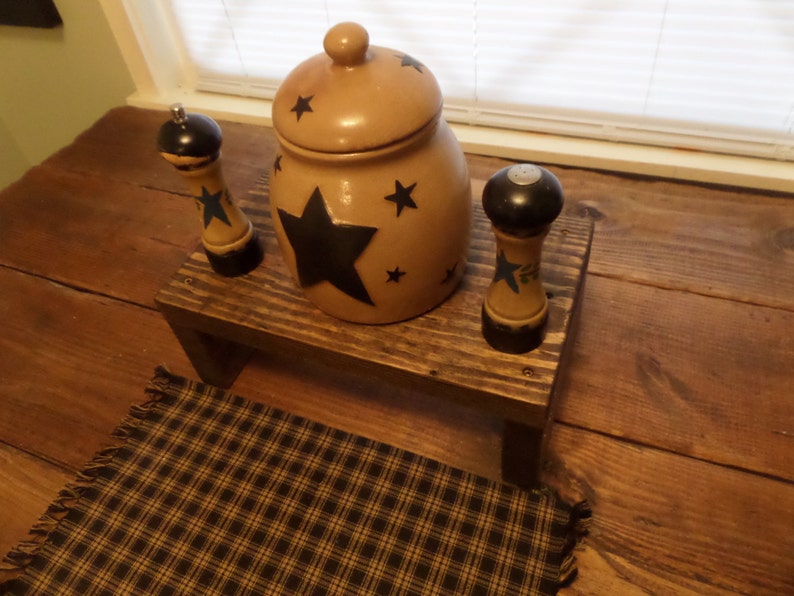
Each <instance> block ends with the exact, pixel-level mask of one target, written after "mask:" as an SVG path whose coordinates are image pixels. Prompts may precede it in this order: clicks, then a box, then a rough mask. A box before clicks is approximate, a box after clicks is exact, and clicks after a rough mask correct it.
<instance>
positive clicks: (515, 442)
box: [502, 420, 544, 489]
mask: <svg viewBox="0 0 794 596" xmlns="http://www.w3.org/2000/svg"><path fill="white" fill-rule="evenodd" d="M543 443H544V440H543V429H540V428H533V427H530V426H527V425H526V424H522V423H520V422H513V421H512V420H505V421H504V430H503V431H502V479H503V480H504V481H505V482H509V483H511V484H515V485H516V486H520V487H521V488H528V489H531V488H536V487H537V486H538V483H539V478H540V468H541V465H542V452H543Z"/></svg>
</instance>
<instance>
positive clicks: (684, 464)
mask: <svg viewBox="0 0 794 596" xmlns="http://www.w3.org/2000/svg"><path fill="white" fill-rule="evenodd" d="M551 447H552V450H553V452H554V453H555V454H556V455H557V460H556V462H555V463H554V464H553V465H551V466H550V470H549V471H548V473H547V477H546V480H547V481H548V482H549V483H551V484H553V485H555V486H557V487H558V489H559V490H561V491H562V492H563V493H564V494H570V495H577V494H578V495H586V496H587V497H588V498H589V499H590V501H591V504H592V506H593V511H594V517H593V519H594V522H593V527H592V530H591V533H590V536H589V537H588V539H587V544H588V546H589V547H590V548H591V549H593V550H595V551H597V552H598V562H597V563H596V564H597V565H598V566H597V567H596V569H598V572H597V573H596V574H594V575H591V576H589V577H585V576H586V575H587V574H586V573H585V574H583V577H582V578H581V580H577V583H576V584H575V588H574V589H573V590H572V591H571V592H570V593H573V594H577V593H578V594H618V593H620V594H622V593H623V591H622V588H621V589H615V587H616V586H636V587H638V588H640V589H641V590H643V591H644V593H647V594H678V593H679V591H680V592H681V593H686V592H687V591H689V592H692V593H696V594H712V593H740V594H754V595H761V594H791V593H794V557H792V554H793V553H794V534H792V532H791V528H792V523H793V522H794V485H793V484H791V483H784V482H778V481H775V480H771V479H768V478H761V477H758V476H753V475H750V474H746V473H743V472H741V471H737V470H731V469H727V468H724V467H720V466H715V465H713V464H709V463H705V462H699V461H695V460H692V459H690V458H685V457H681V456H679V455H676V454H671V453H666V452H662V451H659V450H656V449H652V448H647V447H641V446H638V445H633V444H631V443H627V442H623V441H616V440H613V439H610V438H608V437H604V436H601V435H598V434H595V433H591V432H585V431H582V430H580V429H574V428H570V427H567V426H565V425H557V426H556V427H555V428H554V431H553V434H552V445H551ZM590 558H592V556H591V557H590ZM587 560H589V559H587ZM586 569H587V567H584V568H583V570H586ZM607 588H610V589H607ZM610 590H614V591H610ZM627 592H629V591H628V590H627ZM629 593H631V592H629Z"/></svg>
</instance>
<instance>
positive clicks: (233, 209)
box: [157, 103, 264, 277]
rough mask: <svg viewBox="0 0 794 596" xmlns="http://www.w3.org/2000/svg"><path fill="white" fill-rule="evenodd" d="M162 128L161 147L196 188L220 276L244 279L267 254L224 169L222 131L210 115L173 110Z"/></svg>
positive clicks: (206, 241) (207, 247)
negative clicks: (242, 276) (236, 199)
mask: <svg viewBox="0 0 794 596" xmlns="http://www.w3.org/2000/svg"><path fill="white" fill-rule="evenodd" d="M171 116H172V118H171V120H169V121H168V122H166V123H165V124H163V125H162V126H161V127H160V132H159V134H158V135H157V148H158V150H159V151H160V155H162V156H163V158H165V160H166V161H168V162H169V163H170V164H171V165H173V166H174V167H175V168H176V169H177V170H178V171H179V173H180V174H181V175H182V177H183V178H184V179H185V182H186V183H187V185H188V188H189V189H190V192H191V194H192V195H193V198H194V200H195V201H196V208H197V210H198V214H199V220H200V221H201V225H202V232H201V242H202V244H203V245H204V252H205V253H206V254H207V259H208V260H209V262H210V265H211V266H212V269H213V270H214V271H215V272H216V273H220V274H221V275H225V276H227V277H233V276H236V275H243V274H245V273H248V272H249V271H251V270H252V269H254V268H256V267H257V265H259V263H261V262H262V258H263V256H264V252H263V249H262V245H261V244H260V243H259V239H258V238H257V234H256V230H254V227H253V225H251V221H250V220H249V219H248V218H247V217H246V216H245V214H244V213H243V212H242V211H241V210H240V208H239V207H238V206H237V205H236V204H235V202H234V199H233V198H232V195H231V193H230V192H229V189H228V187H227V186H226V181H225V179H224V176H223V169H222V166H221V140H222V138H221V128H220V126H218V123H217V122H215V121H214V120H213V119H212V118H210V117H209V116H204V115H202V114H187V113H186V112H185V109H184V107H183V106H182V104H179V103H177V104H174V105H172V106H171Z"/></svg>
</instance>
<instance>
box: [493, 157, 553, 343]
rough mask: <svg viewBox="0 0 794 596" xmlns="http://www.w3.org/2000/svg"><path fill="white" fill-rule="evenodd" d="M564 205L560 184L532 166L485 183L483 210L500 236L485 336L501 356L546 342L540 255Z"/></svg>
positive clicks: (507, 171) (510, 170)
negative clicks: (502, 353) (553, 223)
mask: <svg viewBox="0 0 794 596" xmlns="http://www.w3.org/2000/svg"><path fill="white" fill-rule="evenodd" d="M562 205H563V193H562V186H561V185H560V182H559V180H557V178H556V176H554V174H552V173H551V172H549V171H548V170H546V169H545V168H541V167H540V166H536V165H533V164H519V165H514V166H508V167H506V168H503V169H501V170H499V171H498V172H497V173H496V174H494V175H493V176H492V177H491V178H490V180H488V182H487V183H486V184H485V188H484V189H483V193H482V206H483V209H484V210H485V214H486V215H487V216H488V218H489V219H490V220H491V224H492V227H493V231H494V234H495V235H496V254H497V256H496V273H495V274H494V278H493V281H492V282H491V285H490V286H489V287H488V290H487V291H486V294H485V300H484V302H483V307H482V333H483V337H485V340H486V341H487V342H488V343H489V344H490V345H491V346H492V347H493V348H495V349H497V350H499V351H500V352H509V353H511V354H521V353H524V352H529V351H530V350H534V349H535V348H536V347H538V346H539V345H540V344H541V343H542V342H543V337H544V331H545V326H546V321H547V319H548V302H547V299H546V291H545V290H544V288H543V280H542V278H541V273H540V261H541V253H542V249H543V241H544V239H545V238H546V235H547V234H548V232H549V229H550V227H551V223H552V222H553V221H554V220H555V219H556V218H557V216H558V215H559V214H560V212H561V211H562Z"/></svg>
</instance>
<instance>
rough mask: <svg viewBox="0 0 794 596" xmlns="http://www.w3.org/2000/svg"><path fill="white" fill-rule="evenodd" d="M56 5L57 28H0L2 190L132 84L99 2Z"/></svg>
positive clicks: (72, 0) (65, 0) (66, 0)
mask: <svg viewBox="0 0 794 596" xmlns="http://www.w3.org/2000/svg"><path fill="white" fill-rule="evenodd" d="M55 5H56V6H57V8H58V11H59V12H60V14H61V18H62V19H63V25H62V26H60V27H58V28H56V29H33V28H27V27H9V26H0V188H2V187H5V186H6V185H7V184H9V183H11V182H12V181H14V180H15V179H17V178H18V177H19V176H21V175H22V174H23V173H24V171H25V170H26V169H27V168H29V167H30V166H33V165H36V164H38V163H40V162H41V161H43V160H44V159H46V158H47V157H48V156H49V155H51V154H52V153H54V152H55V151H57V150H58V149H60V148H61V147H63V146H64V145H67V144H69V143H70V142H71V141H72V140H73V139H74V137H75V136H77V135H78V134H79V133H80V132H81V131H83V130H85V129H86V128H87V127H88V126H90V125H91V124H92V123H93V122H94V121H96V120H97V119H98V118H99V117H100V116H101V115H102V114H104V113H105V112H106V111H107V110H108V109H110V108H112V107H115V106H119V105H123V104H124V101H125V98H126V97H127V95H129V94H130V93H132V91H133V90H134V85H133V82H132V78H131V77H130V74H129V72H128V71H127V68H126V66H125V64H124V61H123V59H122V57H121V53H120V52H119V49H118V47H117V45H116V42H115V40H114V39H113V35H112V34H111V32H110V27H109V25H108V23H107V21H106V19H105V15H104V12H103V11H102V8H101V7H100V4H99V0H55Z"/></svg>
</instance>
